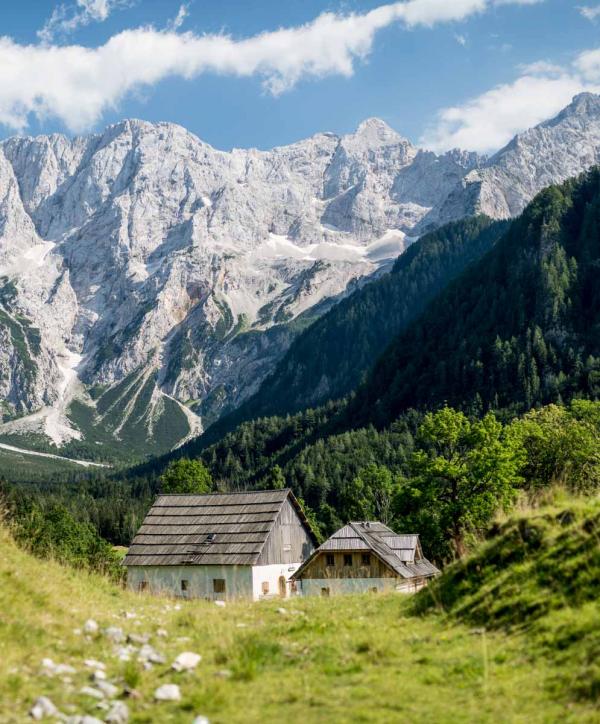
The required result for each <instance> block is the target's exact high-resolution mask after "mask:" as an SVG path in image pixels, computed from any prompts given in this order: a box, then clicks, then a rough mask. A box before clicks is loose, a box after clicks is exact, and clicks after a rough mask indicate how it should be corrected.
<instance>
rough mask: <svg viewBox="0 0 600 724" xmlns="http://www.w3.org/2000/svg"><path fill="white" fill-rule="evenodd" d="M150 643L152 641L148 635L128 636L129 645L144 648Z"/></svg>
mask: <svg viewBox="0 0 600 724" xmlns="http://www.w3.org/2000/svg"><path fill="white" fill-rule="evenodd" d="M148 641H150V636H149V635H148V634H134V633H132V634H127V643H128V644H137V645H138V646H142V645H143V644H147V643H148Z"/></svg>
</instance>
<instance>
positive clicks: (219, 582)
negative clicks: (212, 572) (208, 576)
mask: <svg viewBox="0 0 600 724" xmlns="http://www.w3.org/2000/svg"><path fill="white" fill-rule="evenodd" d="M213 591H214V592H215V593H225V579H224V578H213Z"/></svg>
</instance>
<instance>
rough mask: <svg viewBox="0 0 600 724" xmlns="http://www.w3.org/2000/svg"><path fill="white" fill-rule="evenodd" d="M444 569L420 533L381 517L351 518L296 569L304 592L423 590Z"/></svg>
mask: <svg viewBox="0 0 600 724" xmlns="http://www.w3.org/2000/svg"><path fill="white" fill-rule="evenodd" d="M439 573H440V571H439V570H438V569H437V568H436V567H435V566H434V565H433V564H432V563H430V562H429V561H428V560H427V559H426V558H425V557H424V556H423V551H422V549H421V542H420V540H419V536H418V535H398V534H397V533H395V532H394V531H393V530H392V529H391V528H388V526H387V525H384V524H383V523H379V522H377V521H364V522H352V523H348V524H347V525H345V526H344V527H343V528H340V530H338V531H337V533H334V534H333V535H332V536H331V538H329V539H328V540H326V541H325V543H323V544H322V545H321V546H319V547H318V548H317V549H316V550H315V551H314V553H313V554H312V555H311V556H310V558H308V560H306V561H305V562H304V563H303V564H302V565H301V566H300V567H299V568H298V570H297V571H296V572H295V573H294V575H293V576H292V579H293V580H294V581H296V583H297V587H298V589H299V592H301V593H302V595H305V596H315V595H316V596H330V595H334V594H337V593H360V592H366V591H373V592H377V591H401V592H404V593H412V592H414V591H418V590H419V589H421V588H423V586H426V585H427V582H428V580H429V579H430V578H432V577H433V576H436V575H438V574H439Z"/></svg>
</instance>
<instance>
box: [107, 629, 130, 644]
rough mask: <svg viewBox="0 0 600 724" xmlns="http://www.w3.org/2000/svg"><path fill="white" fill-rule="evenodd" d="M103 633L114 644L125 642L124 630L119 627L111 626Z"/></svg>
mask: <svg viewBox="0 0 600 724" xmlns="http://www.w3.org/2000/svg"><path fill="white" fill-rule="evenodd" d="M103 633H104V635H105V636H106V638H107V639H108V640H109V641H112V642H113V644H120V643H122V642H123V641H125V634H124V633H123V629H122V628H119V627H118V626H109V627H108V628H105V629H104V631H103Z"/></svg>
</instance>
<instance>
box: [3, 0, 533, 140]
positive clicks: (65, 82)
mask: <svg viewBox="0 0 600 724" xmlns="http://www.w3.org/2000/svg"><path fill="white" fill-rule="evenodd" d="M509 1H512V2H516V3H521V2H522V0H452V2H448V0H407V1H404V2H393V3H389V4H387V5H381V6H379V7H376V8H374V9H373V10H371V11H369V12H366V13H352V14H347V15H343V14H339V13H333V12H327V13H323V14H321V15H319V16H318V17H317V18H316V19H315V20H313V21H312V22H309V23H306V24H305V25H301V26H297V27H293V28H282V29H279V30H275V31H272V32H264V33H260V34H258V35H255V36H253V37H250V38H246V39H240V40H236V39H234V38H232V37H230V36H228V35H224V34H213V35H196V34H194V33H191V32H187V33H179V32H177V24H178V22H180V21H181V22H182V21H183V15H184V14H185V10H183V11H182V14H181V15H179V16H178V17H179V21H176V23H175V26H173V25H171V27H168V28H167V29H166V30H162V31H161V30H157V29H155V28H153V27H142V28H137V29H133V30H125V31H123V32H121V33H118V34H116V35H114V36H112V37H111V38H110V39H109V40H108V41H107V42H106V43H105V44H104V45H102V46H99V47H97V48H84V47H81V46H78V45H68V46H66V45H65V46H59V45H50V44H49V43H47V42H46V43H42V44H40V45H20V44H18V43H16V42H14V41H13V40H12V39H11V38H8V37H4V38H0V123H2V124H4V125H7V126H10V127H12V128H14V129H24V128H25V127H26V126H27V123H28V117H29V115H30V114H34V115H35V116H37V117H38V118H40V119H44V118H46V117H49V116H53V117H56V118H59V119H60V120H62V121H63V122H64V123H65V125H66V126H67V127H68V128H69V129H71V130H73V131H82V130H84V129H86V128H88V127H90V126H91V125H93V124H94V123H96V122H97V121H98V120H99V119H100V118H101V116H102V113H103V112H104V111H105V110H106V109H108V108H114V107H116V106H118V104H119V102H120V101H121V100H122V99H123V98H124V97H125V96H126V95H127V94H128V93H130V92H132V91H133V90H136V89H139V88H140V87H148V86H152V85H153V84H155V83H157V82H159V81H160V80H162V79H164V78H166V77H169V76H175V75H176V76H180V77H183V78H188V79H189V78H193V77H195V76H198V75H200V74H202V73H208V72H211V73H219V74H223V75H234V76H240V77H243V76H259V77H261V78H262V79H263V84H264V87H265V89H266V90H267V91H268V92H270V93H273V94H279V93H282V92H284V91H286V90H288V89H290V88H292V87H293V86H294V85H295V84H296V83H298V81H300V80H301V79H303V78H311V77H312V78H322V77H324V76H328V75H334V74H336V75H341V76H351V75H352V73H353V71H354V66H355V63H356V61H357V60H361V59H364V58H365V57H366V56H368V54H369V52H370V51H371V48H372V46H373V42H374V38H375V35H376V34H377V32H378V31H379V30H381V29H383V28H385V27H388V26H389V25H391V24H393V23H402V24H403V25H404V26H405V27H406V28H408V29H410V28H416V27H419V26H422V27H431V26H433V25H435V24H436V23H442V22H455V21H460V20H464V19H466V18H467V17H469V16H471V15H473V14H475V13H480V12H483V11H484V10H486V9H488V8H490V7H492V6H494V5H497V4H499V3H500V2H502V3H505V2H509ZM121 2H122V0H77V7H78V8H79V9H80V11H81V14H80V15H77V16H75V17H72V18H71V25H70V26H68V27H69V29H71V28H73V27H79V26H80V25H82V24H85V23H86V22H91V19H98V20H102V19H103V18H105V17H107V14H108V13H110V10H111V9H112V8H114V7H116V6H117V3H121ZM75 18H77V19H75ZM58 22H59V21H57V24H56V27H58ZM60 22H66V21H65V20H64V19H63V20H62V21H60ZM61 27H63V29H65V28H66V27H67V26H61ZM51 34H52V33H51ZM49 37H50V36H49Z"/></svg>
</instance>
